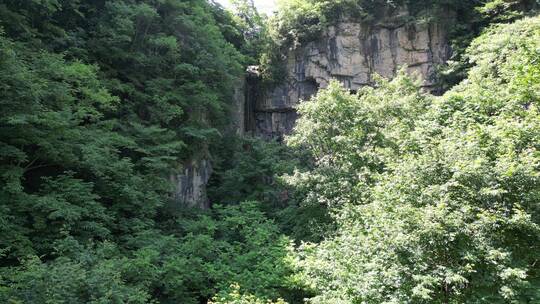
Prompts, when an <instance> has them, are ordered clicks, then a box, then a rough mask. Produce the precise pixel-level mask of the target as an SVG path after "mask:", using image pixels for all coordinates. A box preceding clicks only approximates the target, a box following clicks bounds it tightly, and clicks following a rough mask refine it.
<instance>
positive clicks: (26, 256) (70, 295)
mask: <svg viewBox="0 0 540 304" xmlns="http://www.w3.org/2000/svg"><path fill="white" fill-rule="evenodd" d="M234 19H235V17H234V16H232V15H231V14H230V13H229V12H226V11H224V10H222V9H220V8H219V7H217V6H214V5H213V4H210V3H208V2H206V1H203V0H189V1H183V0H164V1H135V0H125V1H122V0H120V1H57V0H45V1H10V0H5V1H0V92H1V94H0V104H1V109H2V111H1V113H0V138H1V141H0V168H1V170H0V235H2V237H1V238H0V258H1V260H0V266H1V268H0V269H1V270H0V286H1V287H0V302H2V303H124V302H125V303H147V302H151V301H161V302H181V303H199V302H200V301H203V300H204V299H209V298H211V297H213V296H214V295H215V294H217V293H219V292H227V291H226V290H228V289H229V288H230V285H231V284H233V283H235V282H241V283H242V284H243V286H242V287H243V288H244V289H243V290H245V291H247V292H250V293H252V294H256V295H264V296H265V297H277V296H278V290H282V289H284V287H283V285H284V282H285V280H284V279H282V277H284V276H285V275H286V273H287V268H286V266H285V265H284V264H283V258H282V255H286V253H287V250H288V246H289V243H288V241H287V240H286V239H285V238H284V237H281V236H279V233H278V229H277V225H276V224H274V223H272V222H271V221H269V220H268V219H266V217H265V216H264V214H263V213H261V211H260V209H261V207H260V205H259V204H257V203H246V204H241V205H239V206H236V207H223V208H218V207H215V209H214V211H213V212H212V213H211V214H208V215H206V214H199V215H197V214H195V215H190V216H188V215H182V214H177V215H174V216H173V215H171V214H170V212H169V211H168V209H167V208H166V207H167V205H168V200H169V195H170V191H171V185H170V182H169V180H168V175H169V174H171V173H172V172H173V171H174V170H175V169H176V168H178V167H179V166H180V165H181V164H182V163H183V162H184V161H186V160H189V159H191V158H195V157H208V156H207V154H208V151H209V150H212V149H214V145H217V144H219V141H218V139H219V137H220V136H221V134H222V133H223V130H225V129H226V126H227V125H228V123H229V122H228V117H229V114H228V108H229V105H230V103H231V99H232V94H233V89H232V86H233V83H234V82H235V81H236V80H237V78H238V77H241V75H242V73H243V68H242V67H243V66H244V65H245V64H246V61H247V60H248V59H246V56H245V55H244V54H242V53H241V52H240V51H245V53H248V50H249V49H250V48H249V46H247V45H246V44H247V42H246V39H245V37H244V35H243V31H244V28H243V27H242V25H241V24H239V23H237V22H235V20H234ZM239 50H240V51H239ZM247 55H250V54H247ZM234 198H235V197H234ZM243 198H246V197H243ZM272 252H273V253H272ZM263 253H264V254H263ZM261 256H262V257H261ZM280 269H281V270H280Z"/></svg>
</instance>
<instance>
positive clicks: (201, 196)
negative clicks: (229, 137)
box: [170, 159, 212, 209]
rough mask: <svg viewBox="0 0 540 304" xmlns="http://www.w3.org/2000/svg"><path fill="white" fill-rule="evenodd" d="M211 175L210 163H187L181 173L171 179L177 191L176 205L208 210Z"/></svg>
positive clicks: (174, 200) (202, 161)
mask: <svg viewBox="0 0 540 304" xmlns="http://www.w3.org/2000/svg"><path fill="white" fill-rule="evenodd" d="M211 175H212V165H211V163H210V161H208V160H204V159H203V160H193V161H190V162H187V163H186V164H185V165H184V167H183V170H182V171H181V172H179V173H178V174H173V175H171V177H170V180H171V183H172V184H173V185H174V189H175V190H174V193H173V202H174V205H175V206H183V207H196V208H200V209H208V208H209V207H210V204H209V201H208V197H207V195H206V185H207V184H208V181H209V180H210V176H211Z"/></svg>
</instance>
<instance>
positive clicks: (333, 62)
mask: <svg viewBox="0 0 540 304" xmlns="http://www.w3.org/2000/svg"><path fill="white" fill-rule="evenodd" d="M409 17H410V16H409V15H408V12H407V11H406V10H401V11H398V12H395V13H393V14H392V15H389V16H386V17H383V18H380V19H379V20H377V21H371V22H359V21H351V20H344V21H341V22H338V23H336V24H335V25H333V26H330V27H328V28H327V29H326V30H324V31H323V32H322V34H321V35H320V38H319V39H317V40H315V41H311V42H308V43H306V44H304V45H301V46H298V47H295V48H291V49H290V50H289V52H288V54H287V61H286V71H287V77H286V78H287V79H285V80H284V81H283V83H281V84H280V85H278V86H276V87H274V88H272V89H266V90H262V91H260V92H257V93H253V92H252V91H253V90H257V88H258V87H259V84H258V83H257V82H256V81H254V80H253V78H254V77H255V76H254V73H253V72H251V73H249V71H248V74H250V76H248V81H247V89H246V92H248V94H247V96H246V109H245V113H246V130H247V131H250V132H251V133H252V134H254V135H256V136H260V137H263V138H267V139H272V138H278V139H279V138H281V137H282V136H283V135H285V134H288V133H290V132H291V130H292V129H293V127H294V124H295V121H296V118H297V114H296V111H295V109H294V108H295V106H296V105H297V104H298V102H299V101H300V100H306V99H309V98H310V97H311V96H312V95H314V94H316V92H317V91H318V90H319V89H320V88H325V87H326V86H327V85H328V83H329V81H330V80H331V79H338V80H340V81H342V82H343V84H344V85H345V86H346V87H348V88H349V89H350V90H351V91H356V90H358V89H359V88H360V87H362V86H365V85H370V84H372V83H373V77H374V75H375V74H378V75H381V76H383V77H387V78H392V77H393V76H394V75H395V73H396V71H397V70H398V69H400V68H401V67H402V66H407V67H408V71H409V72H411V73H416V74H418V75H420V77H421V78H422V79H423V80H424V86H425V87H426V88H427V89H430V90H434V89H435V84H436V79H435V71H436V67H437V65H440V64H444V63H445V61H446V60H447V59H448V58H449V57H450V54H451V50H450V47H449V43H448V37H447V36H448V33H447V28H448V24H449V23H450V21H449V20H437V21H436V22H430V23H419V22H411V21H410V20H411V18H409ZM450 18H451V17H450V16H448V19H450Z"/></svg>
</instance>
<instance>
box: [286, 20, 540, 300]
mask: <svg viewBox="0 0 540 304" xmlns="http://www.w3.org/2000/svg"><path fill="white" fill-rule="evenodd" d="M539 41H540V18H533V19H525V20H523V21H519V22H517V23H515V24H512V25H509V26H508V25H507V26H499V27H496V28H494V29H492V30H490V31H489V32H488V33H486V34H485V35H483V36H482V37H480V38H479V39H477V40H475V41H474V43H473V45H472V46H471V48H470V50H469V56H470V58H472V60H473V63H474V64H475V66H474V67H473V68H472V70H471V72H470V73H469V77H468V79H467V80H466V81H464V82H463V83H462V84H460V85H459V86H457V87H455V88H454V89H452V90H451V91H450V92H448V93H446V94H445V95H444V96H442V97H439V98H436V97H433V96H430V95H428V94H426V93H423V92H422V91H421V90H420V86H419V83H415V82H414V81H412V80H411V79H409V78H408V77H407V76H405V75H404V74H403V73H402V74H401V75H399V76H398V77H397V78H396V79H394V80H392V81H390V82H388V81H386V80H380V82H379V83H378V85H377V88H364V89H362V90H361V91H360V92H358V94H357V95H351V94H350V93H349V92H348V91H347V90H345V89H343V88H342V87H341V85H340V84H339V83H337V82H334V83H332V84H331V85H330V87H329V88H328V90H326V91H324V92H322V93H320V94H319V95H318V96H317V97H315V98H314V99H313V100H311V101H310V102H307V103H304V104H303V105H302V106H301V107H300V108H299V111H300V113H301V115H302V116H301V117H302V118H301V119H300V121H299V123H298V125H297V128H296V132H295V134H294V135H293V136H292V137H290V138H289V144H291V145H293V146H299V147H303V148H304V149H307V150H308V151H310V153H311V154H312V156H313V158H314V159H315V160H316V166H315V168H314V169H313V170H310V171H307V172H298V173H297V174H296V175H295V176H291V177H290V179H291V182H294V183H296V184H298V185H300V186H302V187H305V188H307V189H309V190H310V195H308V201H307V202H306V203H310V204H324V205H331V206H334V217H335V220H336V221H337V223H338V225H339V228H338V231H337V232H336V233H335V234H334V235H330V236H329V237H328V238H327V239H326V240H324V241H323V242H321V243H319V244H309V243H306V244H304V245H303V246H302V247H301V248H300V251H299V257H298V261H297V266H298V269H299V271H300V274H299V280H300V281H301V282H303V283H304V284H306V286H307V287H309V288H311V289H313V290H314V291H316V292H317V293H318V295H317V296H316V297H314V298H312V299H311V300H310V302H312V303H537V302H538V301H540V293H539V292H538V291H539V290H540V280H539V274H540V267H539V265H538V259H539V257H540V255H539V252H540V247H539V246H540V209H539V205H538V202H539V200H540V197H539V195H540V174H539V172H540V171H539V170H540V167H539V166H540V153H539V148H540V147H539V146H538V144H539V143H540V112H539V110H540V109H539V107H538V103H539V101H540V96H539V95H538V92H539V85H540V78H539V75H540V73H539V72H540V61H539V60H540V53H538V50H539V49H540V44H539Z"/></svg>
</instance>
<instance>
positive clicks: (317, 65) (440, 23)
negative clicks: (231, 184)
mask: <svg viewBox="0 0 540 304" xmlns="http://www.w3.org/2000/svg"><path fill="white" fill-rule="evenodd" d="M385 14H386V15H385V16H380V17H379V18H378V20H376V21H370V22H365V21H364V22H359V21H352V20H343V21H341V22H337V23H336V24H335V25H333V26H330V27H328V28H327V29H326V30H324V31H323V32H322V33H321V35H320V37H319V38H318V39H316V40H314V41H311V42H308V43H304V44H302V45H300V46H297V47H293V48H291V49H290V50H289V52H288V54H286V55H287V61H286V63H285V64H286V71H287V77H286V79H285V80H284V81H283V83H282V84H280V85H278V86H276V87H274V88H272V89H267V88H263V86H262V85H261V82H260V77H259V73H258V69H257V67H250V68H248V71H247V77H246V79H245V81H244V80H242V81H239V82H238V83H237V84H236V86H235V88H233V89H234V100H233V103H232V105H233V109H232V112H231V116H232V119H231V120H232V128H233V129H234V130H235V131H236V133H237V134H238V135H240V136H241V135H244V134H245V133H246V132H248V133H250V134H252V135H256V136H260V137H263V138H266V139H280V138H282V137H283V135H285V134H288V133H290V131H291V130H292V129H293V127H294V125H295V122H296V119H297V113H296V111H295V106H296V105H297V104H298V102H299V101H300V100H306V99H309V98H310V97H311V96H312V95H314V94H316V93H317V91H318V90H319V89H320V88H325V87H326V86H327V85H328V83H329V81H330V80H331V79H338V80H340V81H341V82H343V83H344V85H345V86H346V87H348V88H349V89H350V90H351V91H356V90H358V89H359V88H360V87H362V86H365V85H370V84H372V83H373V77H374V75H375V74H379V75H381V76H383V77H387V78H391V77H393V76H394V75H395V73H396V71H397V70H398V69H400V68H401V67H402V66H407V67H408V70H409V71H410V72H411V73H418V74H419V75H420V76H421V77H422V79H423V80H424V86H425V87H426V88H427V89H433V88H434V85H435V78H434V76H435V69H436V66H437V65H439V64H443V63H444V62H445V61H446V60H447V59H448V58H449V57H450V53H451V50H450V47H449V43H448V39H447V32H446V29H447V26H446V24H448V23H449V22H448V21H447V20H446V21H445V20H437V21H436V22H431V23H424V24H421V23H418V22H411V21H410V20H411V18H409V17H410V16H408V13H407V11H406V10H401V11H394V12H386V13H385ZM450 18H451V17H449V19H450ZM211 173H212V166H211V164H210V162H209V161H207V160H200V161H192V162H188V163H187V164H185V166H184V167H183V169H182V171H181V172H179V173H178V174H176V175H173V176H171V182H172V183H173V184H175V185H176V187H175V188H176V190H175V192H174V202H175V204H177V205H178V204H180V205H183V206H191V207H199V208H208V207H209V202H208V199H207V196H206V185H207V183H208V180H209V179H210V175H211Z"/></svg>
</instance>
